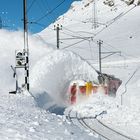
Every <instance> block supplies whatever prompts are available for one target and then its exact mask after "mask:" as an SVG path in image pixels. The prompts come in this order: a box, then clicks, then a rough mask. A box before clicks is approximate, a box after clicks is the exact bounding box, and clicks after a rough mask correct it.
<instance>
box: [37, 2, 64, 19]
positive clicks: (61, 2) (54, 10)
mask: <svg viewBox="0 0 140 140" xmlns="http://www.w3.org/2000/svg"><path fill="white" fill-rule="evenodd" d="M65 1H66V0H63V1H62V2H61V3H59V4H58V5H57V6H56V7H54V8H53V9H52V10H51V11H49V12H48V13H46V14H45V15H44V16H42V17H40V18H39V19H37V20H36V21H35V22H38V21H40V20H42V19H44V18H45V17H47V16H48V15H49V14H51V13H52V12H54V11H55V10H56V9H57V8H58V7H60V6H61V5H62V4H63V3H64V2H65Z"/></svg>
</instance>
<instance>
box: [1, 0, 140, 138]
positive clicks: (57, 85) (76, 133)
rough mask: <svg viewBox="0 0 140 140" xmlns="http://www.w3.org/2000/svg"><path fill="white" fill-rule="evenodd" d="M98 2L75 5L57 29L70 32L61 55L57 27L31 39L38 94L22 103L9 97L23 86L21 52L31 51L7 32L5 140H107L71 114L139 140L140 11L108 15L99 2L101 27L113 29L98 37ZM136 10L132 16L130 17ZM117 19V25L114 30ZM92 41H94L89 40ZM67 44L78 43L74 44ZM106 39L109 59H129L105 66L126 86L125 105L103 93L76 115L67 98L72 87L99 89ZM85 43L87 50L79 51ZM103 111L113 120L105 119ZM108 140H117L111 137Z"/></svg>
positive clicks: (120, 8)
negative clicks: (80, 83)
mask: <svg viewBox="0 0 140 140" xmlns="http://www.w3.org/2000/svg"><path fill="white" fill-rule="evenodd" d="M91 2H92V0H83V1H81V2H75V3H74V4H73V6H72V7H71V9H70V10H69V11H68V13H66V14H65V15H63V16H61V17H60V18H59V19H58V20H57V21H56V23H55V24H57V23H59V24H63V26H64V27H63V30H62V33H63V35H61V34H60V35H61V39H63V40H61V41H62V43H61V45H60V50H55V49H53V48H54V47H55V39H56V38H55V32H54V31H52V27H53V25H50V26H49V28H47V29H46V30H44V31H43V32H41V33H40V34H39V35H34V36H29V47H30V82H31V93H30V94H29V93H26V92H25V93H23V94H18V95H9V94H8V92H9V91H12V90H15V79H14V78H13V77H12V75H13V71H12V70H11V68H10V66H11V65H13V66H14V64H15V56H14V55H15V50H22V49H23V47H22V46H23V33H22V32H20V31H19V32H9V31H5V30H0V44H1V45H0V52H1V55H0V66H1V69H0V77H1V80H0V93H1V94H0V95H1V98H0V108H1V109H0V118H1V119H0V139H4V140H6V139H10V140H23V139H26V140H32V139H35V140H40V139H42V140H66V139H70V140H77V139H80V140H85V139H89V140H90V139H92V140H94V139H95V140H96V139H100V138H101V137H100V136H99V135H97V134H95V133H93V132H92V131H90V130H89V129H88V128H86V129H85V128H84V127H81V126H80V125H79V124H77V123H76V122H75V124H73V123H72V122H71V121H70V120H68V119H67V118H66V116H67V115H68V112H69V111H70V110H72V114H74V113H76V112H77V113H78V116H79V117H81V118H82V117H95V116H96V118H97V120H99V121H101V122H102V123H104V124H105V125H107V126H109V127H111V128H112V129H115V130H116V131H118V132H120V133H123V134H124V135H127V136H130V137H131V138H133V139H136V140H138V139H139V137H140V133H139V132H140V127H139V126H140V94H139V88H140V80H139V76H140V69H139V66H140V60H139V53H140V50H139V49H140V48H139V45H140V42H139V39H140V31H139V24H140V16H139V12H140V7H139V6H135V5H130V6H127V5H126V4H125V3H124V2H123V1H117V0H116V1H115V2H116V3H115V6H114V7H107V6H106V5H103V3H102V1H99V5H98V6H99V7H100V8H99V10H98V21H99V22H103V23H105V24H106V25H107V28H106V26H104V25H101V26H100V27H99V28H97V29H96V30H94V29H93V28H92V26H93V22H92V18H91V17H92V12H91V11H92V6H93V4H92V3H91ZM90 3H91V4H90ZM135 3H136V1H135ZM131 9H132V11H131ZM129 10H130V11H131V12H128V11H129ZM127 12H128V13H127ZM105 13H106V14H105ZM125 13H127V14H126V15H125ZM103 14H104V17H103V16H102V15H103ZM122 15H124V16H122ZM120 17H121V18H120ZM116 18H117V19H118V20H116ZM112 19H113V20H112ZM114 19H115V22H114V23H113V24H111V23H112V22H113V21H114ZM110 24H111V25H110ZM102 29H103V30H102ZM128 29H129V30H128ZM100 31H101V32H100ZM84 37H89V38H88V40H86V39H85V38H84ZM93 37H94V38H93ZM66 38H72V39H73V40H70V39H69V40H67V41H66ZM75 38H76V40H75ZM77 38H78V39H77ZM99 39H102V40H103V41H104V45H103V48H102V49H103V50H102V51H121V56H120V55H118V54H116V55H114V56H111V57H108V58H107V59H104V60H103V65H102V66H103V72H105V73H110V74H114V75H115V76H116V77H118V78H120V79H121V80H122V81H123V83H122V85H121V87H120V88H119V90H118V92H117V97H116V98H115V99H114V98H112V97H107V96H104V95H102V94H101V93H99V94H97V95H92V96H91V97H90V98H89V99H88V100H87V101H86V102H83V103H82V104H77V105H75V106H70V107H69V105H68V104H67V96H65V95H66V92H67V90H68V86H69V84H70V82H71V81H72V80H76V79H84V80H91V81H96V82H98V81H97V73H96V72H95V70H94V68H93V67H95V68H97V69H98V47H97V44H96V41H97V40H99ZM44 40H45V41H44ZM77 41H78V42H79V41H80V42H81V41H82V42H81V43H80V44H79V43H77ZM75 43H76V44H75ZM72 44H75V45H72ZM69 45H72V46H69ZM92 46H93V47H92ZM65 47H66V49H64V48H65ZM85 47H86V49H85ZM93 52H94V53H93ZM89 63H90V64H89ZM23 74H24V71H23V70H18V78H19V85H20V86H21V84H22V83H24V78H23ZM121 95H122V96H121ZM121 97H122V98H121ZM86 99H87V98H86ZM121 99H123V100H122V104H123V105H121ZM65 109H66V110H65ZM64 110H65V111H64ZM63 111H64V112H63ZM103 111H104V112H105V113H103V114H102V112H103ZM63 113H65V114H63ZM99 114H100V115H99ZM87 123H88V124H89V125H90V126H91V127H96V128H98V125H97V126H93V123H94V124H95V122H94V119H92V120H91V119H90V120H87ZM104 133H106V134H105V135H109V132H107V131H105V132H104ZM112 140H114V139H112Z"/></svg>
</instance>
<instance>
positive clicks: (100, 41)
mask: <svg viewBox="0 0 140 140" xmlns="http://www.w3.org/2000/svg"><path fill="white" fill-rule="evenodd" d="M97 44H98V47H99V71H100V73H102V56H101V51H102V50H101V46H102V44H103V41H102V40H99V41H97Z"/></svg>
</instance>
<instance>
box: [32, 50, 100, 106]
mask: <svg viewBox="0 0 140 140" xmlns="http://www.w3.org/2000/svg"><path fill="white" fill-rule="evenodd" d="M76 79H84V80H91V81H98V80H97V73H96V72H95V70H94V69H93V68H92V67H91V66H90V65H89V64H88V63H87V62H85V61H83V60H82V59H81V58H80V57H79V56H77V55H75V54H73V53H72V52H67V51H59V50H55V51H53V52H51V53H49V54H47V55H46V56H45V57H43V58H42V59H41V60H40V61H38V62H37V63H36V65H35V66H34V68H33V70H32V72H31V87H32V91H33V93H36V94H37V95H38V94H39V93H41V94H42V93H44V92H47V93H48V94H49V95H50V96H51V97H52V98H53V99H54V100H55V102H56V103H57V104H59V105H66V104H67V96H66V93H67V90H68V87H69V84H70V82H71V81H72V80H76ZM46 101H47V99H46Z"/></svg>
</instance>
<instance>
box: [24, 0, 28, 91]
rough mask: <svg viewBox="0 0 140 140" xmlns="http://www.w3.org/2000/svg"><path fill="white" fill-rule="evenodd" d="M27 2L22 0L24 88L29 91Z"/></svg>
mask: <svg viewBox="0 0 140 140" xmlns="http://www.w3.org/2000/svg"><path fill="white" fill-rule="evenodd" d="M26 5H27V0H23V13H24V15H23V17H24V19H23V21H24V50H23V52H24V54H25V61H26V63H25V87H26V89H27V90H28V91H29V48H28V26H27V24H28V20H27V10H26V9H27V8H26V7H27V6H26Z"/></svg>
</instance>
